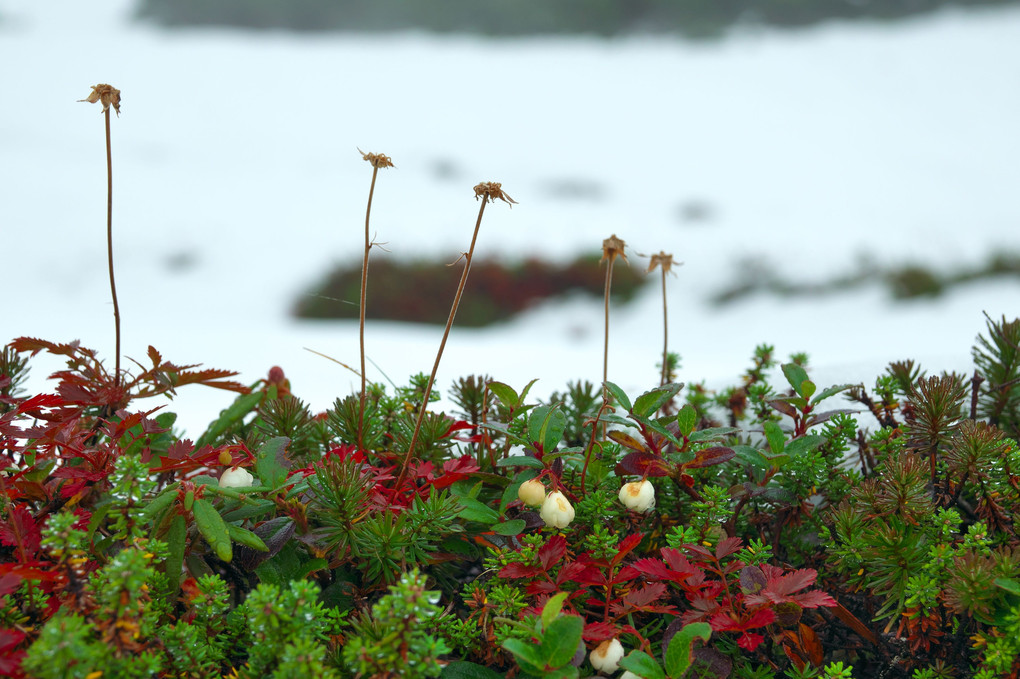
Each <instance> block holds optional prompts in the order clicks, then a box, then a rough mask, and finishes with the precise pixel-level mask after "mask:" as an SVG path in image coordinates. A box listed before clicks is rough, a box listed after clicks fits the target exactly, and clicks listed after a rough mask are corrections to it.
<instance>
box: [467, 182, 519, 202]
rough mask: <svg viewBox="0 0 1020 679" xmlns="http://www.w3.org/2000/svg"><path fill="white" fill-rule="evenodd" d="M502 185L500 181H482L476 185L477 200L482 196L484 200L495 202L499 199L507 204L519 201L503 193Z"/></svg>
mask: <svg viewBox="0 0 1020 679" xmlns="http://www.w3.org/2000/svg"><path fill="white" fill-rule="evenodd" d="M502 186H503V185H502V184H500V183H499V182H482V183H481V184H479V185H478V186H476V187H475V200H477V199H479V198H481V199H482V200H486V201H488V202H490V203H494V202H495V201H496V200H497V199H498V200H501V201H503V202H504V203H506V204H507V205H510V204H511V203H517V201H516V200H514V199H513V198H511V197H510V196H508V195H506V194H505V193H503V189H502ZM510 207H511V208H513V205H510Z"/></svg>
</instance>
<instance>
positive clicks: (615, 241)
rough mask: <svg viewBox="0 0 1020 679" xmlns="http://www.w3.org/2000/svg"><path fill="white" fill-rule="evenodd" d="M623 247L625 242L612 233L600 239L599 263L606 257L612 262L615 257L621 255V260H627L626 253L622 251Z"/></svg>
mask: <svg viewBox="0 0 1020 679" xmlns="http://www.w3.org/2000/svg"><path fill="white" fill-rule="evenodd" d="M625 247H627V244H626V243H624V242H623V241H622V240H620V239H619V238H617V237H616V234H615V233H614V234H613V235H612V236H610V237H609V238H607V239H605V240H604V241H602V259H600V260H599V264H601V263H602V262H604V261H606V260H607V259H608V260H609V261H610V263H612V262H614V261H615V260H616V258H617V257H623V261H627V253H625V252H624V251H623V249H624V248H625Z"/></svg>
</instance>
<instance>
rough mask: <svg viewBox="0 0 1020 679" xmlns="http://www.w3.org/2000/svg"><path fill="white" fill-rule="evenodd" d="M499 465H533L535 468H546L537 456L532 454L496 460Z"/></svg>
mask: <svg viewBox="0 0 1020 679" xmlns="http://www.w3.org/2000/svg"><path fill="white" fill-rule="evenodd" d="M496 466H497V467H532V468H534V469H545V465H544V464H542V461H541V460H539V459H538V458H537V457H532V456H530V455H514V456H513V457H504V458H503V459H501V460H496Z"/></svg>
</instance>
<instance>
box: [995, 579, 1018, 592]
mask: <svg viewBox="0 0 1020 679" xmlns="http://www.w3.org/2000/svg"><path fill="white" fill-rule="evenodd" d="M993 582H994V583H995V586H996V587H998V588H999V589H1004V590H1006V591H1007V592H1009V593H1010V594H1017V595H1020V582H1018V581H1017V580H1015V579H1013V578H995V580H994V581H993Z"/></svg>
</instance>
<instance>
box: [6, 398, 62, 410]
mask: <svg viewBox="0 0 1020 679" xmlns="http://www.w3.org/2000/svg"><path fill="white" fill-rule="evenodd" d="M62 405H64V399H62V398H60V397H59V396H57V395H56V394H38V395H36V396H33V397H32V398H29V399H26V400H24V401H22V402H21V403H19V404H18V408H17V410H16V411H15V412H17V413H19V414H20V413H33V414H37V413H38V411H39V410H41V409H43V408H58V407H60V406H62Z"/></svg>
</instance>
